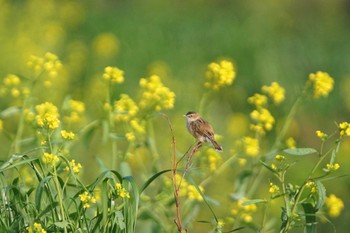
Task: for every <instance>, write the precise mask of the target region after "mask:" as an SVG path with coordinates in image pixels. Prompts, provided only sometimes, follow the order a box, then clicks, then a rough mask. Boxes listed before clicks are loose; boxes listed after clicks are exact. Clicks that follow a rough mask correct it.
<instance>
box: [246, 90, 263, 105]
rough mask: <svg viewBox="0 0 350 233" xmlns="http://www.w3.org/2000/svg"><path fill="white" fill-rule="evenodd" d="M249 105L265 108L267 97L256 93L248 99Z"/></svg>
mask: <svg viewBox="0 0 350 233" xmlns="http://www.w3.org/2000/svg"><path fill="white" fill-rule="evenodd" d="M248 103H250V104H252V105H255V106H256V107H261V106H265V105H266V104H267V96H266V95H262V94H259V93H255V94H254V95H253V96H251V97H249V98H248Z"/></svg>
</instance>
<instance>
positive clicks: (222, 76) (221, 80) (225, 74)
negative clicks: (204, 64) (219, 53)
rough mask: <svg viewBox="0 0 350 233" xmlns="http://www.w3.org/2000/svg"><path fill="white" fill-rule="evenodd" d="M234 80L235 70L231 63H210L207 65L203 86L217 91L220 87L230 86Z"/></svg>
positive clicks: (223, 61)
mask: <svg viewBox="0 0 350 233" xmlns="http://www.w3.org/2000/svg"><path fill="white" fill-rule="evenodd" d="M235 78H236V70H235V67H234V66H233V64H232V62H230V61H227V60H222V61H220V62H218V63H216V62H212V63H210V64H209V65H208V69H207V72H206V81H205V83H204V86H205V87H206V88H208V89H212V90H214V91H218V90H219V89H220V88H221V87H224V86H229V85H231V84H232V83H233V81H234V79H235Z"/></svg>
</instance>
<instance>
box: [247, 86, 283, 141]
mask: <svg viewBox="0 0 350 233" xmlns="http://www.w3.org/2000/svg"><path fill="white" fill-rule="evenodd" d="M261 90H262V92H263V93H265V94H267V95H268V97H270V99H272V101H273V103H274V104H280V103H281V102H282V101H283V100H284V98H285V90H284V88H283V87H281V86H280V85H279V84H278V83H277V82H272V83H271V85H270V86H266V85H265V86H263V87H262V88H261ZM248 103H250V104H252V105H254V106H255V107H256V109H255V110H253V111H252V112H251V113H250V118H251V119H252V120H253V122H254V123H253V124H251V126H250V128H251V130H253V131H255V132H256V133H258V134H260V135H264V134H265V133H266V131H270V130H271V129H272V128H273V125H274V124H275V118H274V117H273V116H272V114H271V113H270V111H269V110H268V109H267V108H266V105H267V103H268V98H267V96H266V95H263V94H259V93H256V94H254V95H253V96H251V97H249V98H248Z"/></svg>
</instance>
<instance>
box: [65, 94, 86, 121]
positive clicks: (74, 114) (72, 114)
mask: <svg viewBox="0 0 350 233" xmlns="http://www.w3.org/2000/svg"><path fill="white" fill-rule="evenodd" d="M84 112H85V104H84V102H82V101H78V100H69V101H68V106H67V114H66V115H65V116H64V117H63V121H64V122H65V123H67V124H77V123H79V122H81V120H82V118H83V114H84Z"/></svg>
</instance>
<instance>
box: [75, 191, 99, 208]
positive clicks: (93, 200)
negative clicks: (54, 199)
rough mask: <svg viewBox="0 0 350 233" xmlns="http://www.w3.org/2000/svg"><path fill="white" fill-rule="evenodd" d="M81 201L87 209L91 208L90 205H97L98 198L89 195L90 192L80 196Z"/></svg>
mask: <svg viewBox="0 0 350 233" xmlns="http://www.w3.org/2000/svg"><path fill="white" fill-rule="evenodd" d="M79 198H80V201H81V202H82V203H83V208H84V209H87V208H89V207H90V204H95V203H96V198H95V197H94V196H93V195H89V193H88V192H86V191H85V192H84V193H83V194H80V195H79Z"/></svg>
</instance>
